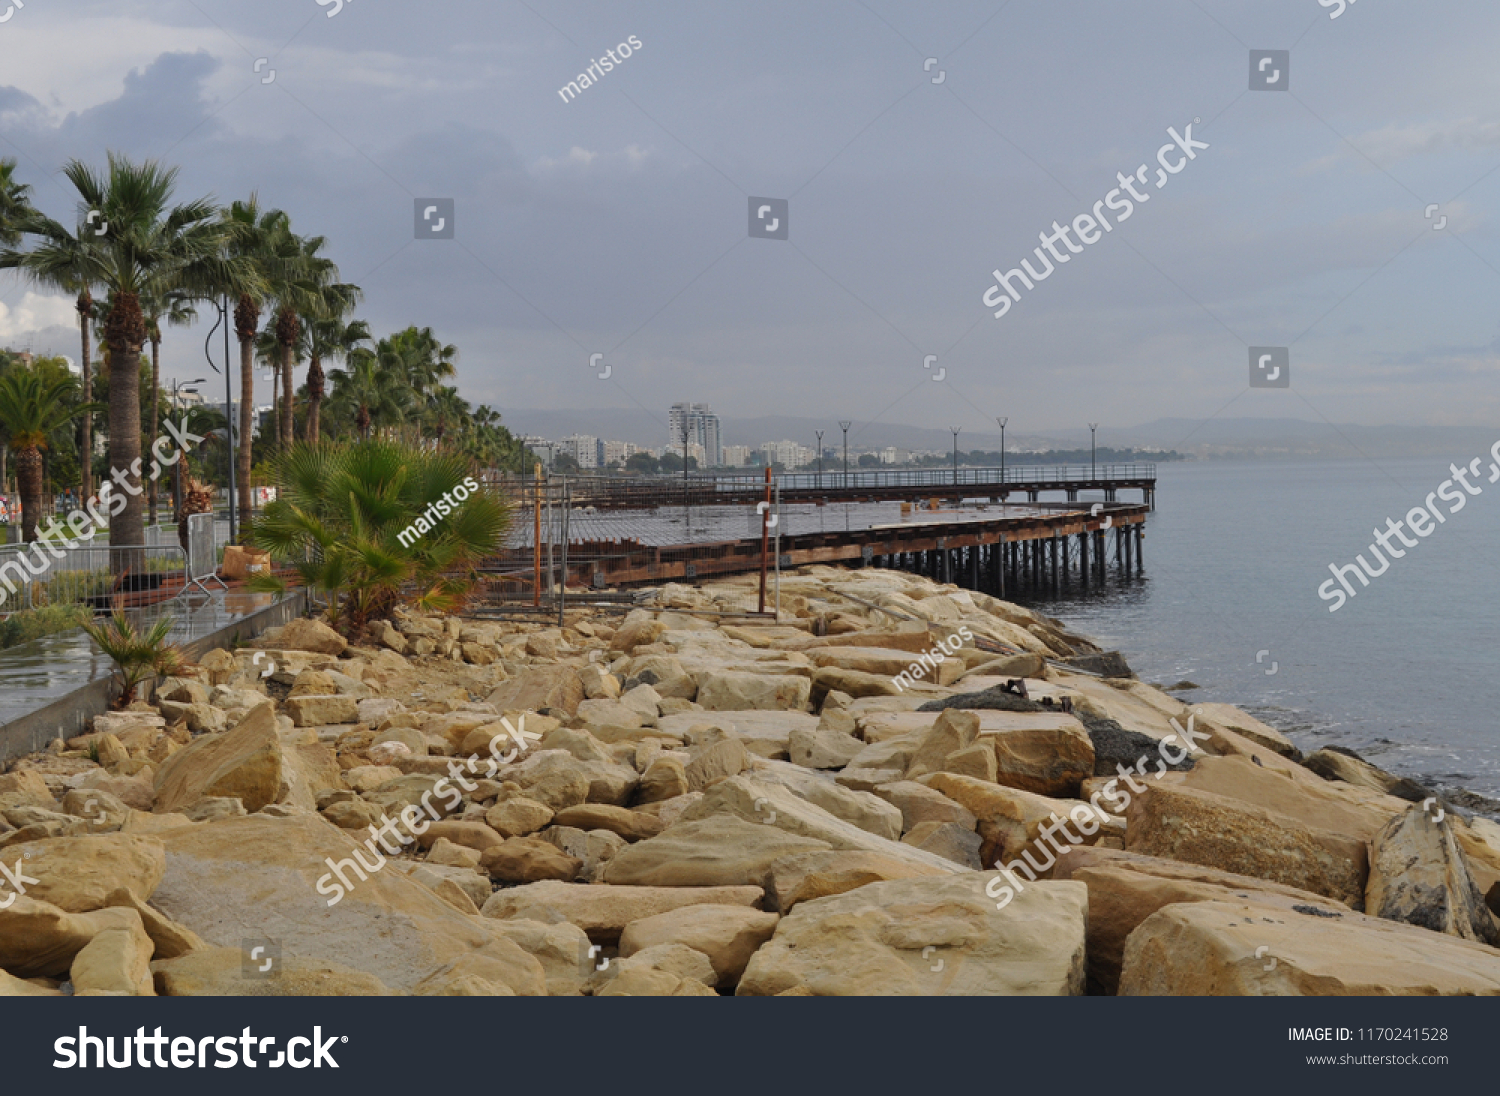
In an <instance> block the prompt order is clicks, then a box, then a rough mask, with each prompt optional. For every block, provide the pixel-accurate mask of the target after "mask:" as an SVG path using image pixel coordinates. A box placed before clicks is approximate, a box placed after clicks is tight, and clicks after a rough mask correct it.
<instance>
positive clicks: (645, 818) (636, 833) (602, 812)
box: [552, 803, 664, 841]
mask: <svg viewBox="0 0 1500 1096" xmlns="http://www.w3.org/2000/svg"><path fill="white" fill-rule="evenodd" d="M552 821H553V822H554V823H555V824H556V825H559V826H574V827H576V828H578V829H581V830H608V831H610V832H611V833H615V834H619V835H620V836H621V837H623V838H624V839H625V840H626V841H640V840H642V839H644V838H648V837H655V836H656V835H657V834H659V833H661V831H662V829H663V828H664V827H663V826H662V823H661V820H660V819H657V818H653V817H651V816H650V815H649V814H641V813H640V812H639V811H632V810H627V809H626V808H624V807H614V806H609V805H607V804H600V803H585V804H580V805H579V806H577V807H568V808H566V809H564V810H561V811H558V812H557V815H556V816H555V817H554V818H553V820H552Z"/></svg>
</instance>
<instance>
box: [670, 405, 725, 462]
mask: <svg viewBox="0 0 1500 1096" xmlns="http://www.w3.org/2000/svg"><path fill="white" fill-rule="evenodd" d="M667 429H668V431H669V432H670V434H671V437H669V438H668V439H667V444H668V446H672V445H675V446H677V450H678V452H679V453H680V452H681V451H682V438H683V434H684V433H686V434H687V441H688V444H689V446H691V445H692V444H693V443H694V442H696V443H697V444H698V445H699V446H701V447H702V449H703V452H704V454H705V457H706V462H707V463H708V464H709V465H713V466H717V465H720V464H723V463H724V447H723V445H722V444H721V443H720V441H719V416H718V415H715V414H714V413H713V409H712V408H710V407H709V406H708V404H706V403H674V404H673V405H672V409H671V411H669V412H668V414H667ZM691 452H692V451H691V449H689V454H691Z"/></svg>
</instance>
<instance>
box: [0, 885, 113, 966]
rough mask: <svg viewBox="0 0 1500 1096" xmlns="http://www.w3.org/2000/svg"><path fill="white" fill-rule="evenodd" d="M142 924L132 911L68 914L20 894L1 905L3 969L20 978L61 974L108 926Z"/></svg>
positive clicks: (0, 929)
mask: <svg viewBox="0 0 1500 1096" xmlns="http://www.w3.org/2000/svg"><path fill="white" fill-rule="evenodd" d="M132 924H135V925H139V924H140V916H139V915H138V914H136V913H135V912H134V911H131V910H116V909H101V910H95V911H93V912H91V913H68V912H66V911H65V910H60V909H58V908H57V907H56V906H54V905H52V904H51V903H48V902H38V901H37V900H36V899H34V898H26V897H19V898H16V899H15V900H14V901H13V902H11V903H10V904H9V905H8V906H3V907H0V969H4V970H6V971H8V972H9V973H11V974H13V975H15V976H16V977H17V978H35V977H60V976H63V975H66V974H67V973H68V968H69V967H70V966H71V965H72V963H73V959H74V957H75V956H77V954H78V953H79V952H80V951H82V950H83V948H84V946H85V945H86V944H87V943H88V942H89V941H90V940H92V939H93V938H94V937H95V936H97V935H98V934H99V933H100V932H102V931H104V930H105V929H107V928H112V927H113V928H118V927H121V926H124V927H129V926H130V925H132Z"/></svg>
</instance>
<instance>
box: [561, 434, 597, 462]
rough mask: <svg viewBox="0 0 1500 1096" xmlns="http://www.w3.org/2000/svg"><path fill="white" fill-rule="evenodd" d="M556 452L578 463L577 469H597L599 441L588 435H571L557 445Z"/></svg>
mask: <svg viewBox="0 0 1500 1096" xmlns="http://www.w3.org/2000/svg"><path fill="white" fill-rule="evenodd" d="M558 451H559V452H561V453H566V454H568V456H570V457H572V458H573V459H574V460H576V461H577V462H578V467H579V468H598V467H599V439H598V438H596V437H594V436H592V435H590V434H573V435H571V436H569V437H566V438H563V440H562V441H561V442H559V443H558Z"/></svg>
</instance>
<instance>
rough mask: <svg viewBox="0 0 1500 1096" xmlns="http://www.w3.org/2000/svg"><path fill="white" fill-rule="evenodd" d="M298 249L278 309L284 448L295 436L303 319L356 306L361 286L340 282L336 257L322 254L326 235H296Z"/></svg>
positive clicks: (279, 433)
mask: <svg viewBox="0 0 1500 1096" xmlns="http://www.w3.org/2000/svg"><path fill="white" fill-rule="evenodd" d="M293 239H294V240H295V241H296V244H297V249H298V252H299V254H298V259H299V260H300V261H299V262H298V264H297V277H296V279H295V280H293V281H291V282H289V283H288V285H287V286H286V287H284V290H283V293H282V295H281V298H280V300H279V302H278V307H277V310H276V341H277V343H278V344H279V345H280V347H281V393H282V395H281V419H280V426H279V428H278V430H277V437H278V440H279V441H280V442H281V444H282V446H283V447H287V446H290V445H291V444H292V439H293V436H294V431H293V428H294V424H295V412H294V410H293V408H294V403H295V396H296V391H297V388H296V384H295V382H294V381H293V379H292V375H293V372H294V370H295V368H296V364H297V353H296V348H297V343H298V339H299V336H300V335H301V331H302V324H303V320H304V319H307V320H318V319H321V318H322V317H323V316H324V315H326V314H327V313H328V310H329V309H330V307H335V302H337V304H338V305H347V306H349V307H352V306H353V304H354V303H355V301H356V300H357V298H358V295H359V289H358V287H357V286H342V285H339V284H338V277H339V268H338V267H337V266H335V265H334V263H333V260H332V259H329V258H328V257H327V256H325V255H322V254H320V253H321V252H322V250H323V248H324V247H325V246H326V245H327V243H328V241H327V239H325V238H324V237H322V236H309V237H307V238H305V239H304V238H301V237H293Z"/></svg>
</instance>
